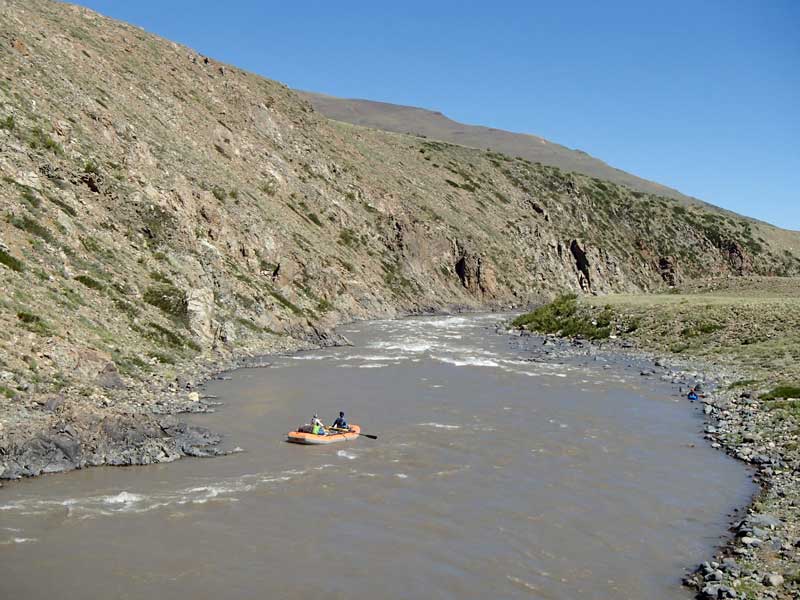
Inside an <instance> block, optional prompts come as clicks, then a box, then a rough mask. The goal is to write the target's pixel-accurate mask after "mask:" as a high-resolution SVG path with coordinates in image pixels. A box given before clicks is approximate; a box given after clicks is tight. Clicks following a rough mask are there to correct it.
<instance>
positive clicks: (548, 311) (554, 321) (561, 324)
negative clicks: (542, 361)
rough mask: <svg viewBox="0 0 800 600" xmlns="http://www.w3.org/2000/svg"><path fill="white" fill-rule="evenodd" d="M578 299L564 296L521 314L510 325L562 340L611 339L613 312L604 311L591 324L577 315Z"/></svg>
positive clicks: (583, 317) (607, 309)
mask: <svg viewBox="0 0 800 600" xmlns="http://www.w3.org/2000/svg"><path fill="white" fill-rule="evenodd" d="M577 300H578V299H577V296H576V295H575V294H562V295H561V296H559V297H558V298H556V299H555V300H553V302H551V303H550V304H545V305H544V306H540V307H539V308H537V309H536V310H534V311H533V312H530V313H527V314H524V315H520V316H519V317H517V318H516V319H514V321H512V323H511V325H512V326H513V327H520V328H523V329H531V330H534V331H538V332H540V333H555V334H558V335H561V336H563V337H584V338H587V339H590V340H599V339H606V338H608V337H609V335H611V319H612V318H613V313H612V312H611V310H610V309H609V308H605V309H604V310H603V312H601V313H600V315H599V316H598V317H597V318H596V319H595V320H594V322H592V320H591V319H590V318H589V317H587V316H583V315H579V314H578V301H577Z"/></svg>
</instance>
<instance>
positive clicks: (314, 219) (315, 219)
mask: <svg viewBox="0 0 800 600" xmlns="http://www.w3.org/2000/svg"><path fill="white" fill-rule="evenodd" d="M308 218H309V219H311V221H312V222H313V223H314V224H315V225H317V226H318V227H322V226H323V225H322V221H320V220H319V217H318V216H317V215H315V214H314V213H312V212H310V213H308Z"/></svg>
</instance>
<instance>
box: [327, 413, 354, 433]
mask: <svg viewBox="0 0 800 600" xmlns="http://www.w3.org/2000/svg"><path fill="white" fill-rule="evenodd" d="M331 429H346V430H347V431H350V425H348V424H347V421H346V420H345V418H344V413H343V412H342V411H341V410H340V411H339V416H338V417H337V419H336V420H335V421H334V422H333V425H331Z"/></svg>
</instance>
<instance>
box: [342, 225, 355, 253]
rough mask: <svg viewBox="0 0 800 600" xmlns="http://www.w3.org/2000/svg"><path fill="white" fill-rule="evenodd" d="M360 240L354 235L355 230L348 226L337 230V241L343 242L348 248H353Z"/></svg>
mask: <svg viewBox="0 0 800 600" xmlns="http://www.w3.org/2000/svg"><path fill="white" fill-rule="evenodd" d="M359 242H360V240H359V239H358V236H357V235H356V232H355V231H353V230H352V229H350V228H349V227H345V228H344V229H342V230H341V231H340V232H339V243H340V244H344V245H345V246H347V247H348V248H355V247H356V246H358V244H359Z"/></svg>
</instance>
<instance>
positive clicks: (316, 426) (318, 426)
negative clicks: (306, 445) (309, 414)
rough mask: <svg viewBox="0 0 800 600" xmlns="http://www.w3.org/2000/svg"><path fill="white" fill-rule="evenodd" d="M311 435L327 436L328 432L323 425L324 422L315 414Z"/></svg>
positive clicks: (312, 420)
mask: <svg viewBox="0 0 800 600" xmlns="http://www.w3.org/2000/svg"><path fill="white" fill-rule="evenodd" d="M311 433H313V434H314V435H327V432H326V431H325V425H323V424H322V421H320V420H319V416H318V415H317V413H314V418H313V419H311Z"/></svg>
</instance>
